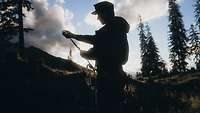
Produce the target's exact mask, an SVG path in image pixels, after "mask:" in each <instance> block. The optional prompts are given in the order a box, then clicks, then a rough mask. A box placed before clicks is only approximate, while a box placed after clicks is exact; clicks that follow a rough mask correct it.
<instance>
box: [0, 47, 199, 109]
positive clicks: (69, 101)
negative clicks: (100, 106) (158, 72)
mask: <svg viewBox="0 0 200 113" xmlns="http://www.w3.org/2000/svg"><path fill="white" fill-rule="evenodd" d="M26 51H27V52H26V58H25V59H24V60H22V59H20V58H17V55H16V54H15V52H10V53H8V54H7V55H8V56H9V57H8V56H7V57H5V56H6V55H5V56H4V60H1V62H0V73H1V74H0V75H1V77H0V90H1V93H0V100H1V101H0V105H1V107H0V108H1V109H0V112H1V113H13V112H17V113H18V112H20V113H95V107H96V104H95V103H96V99H95V93H96V90H95V77H94V75H93V74H92V72H91V71H90V70H88V69H86V68H83V67H81V66H79V65H77V64H75V63H73V62H72V61H69V60H64V59H61V58H56V57H53V56H51V55H49V54H47V53H45V52H43V51H41V50H39V49H37V48H34V47H31V48H28V49H26ZM125 80H126V85H125V86H124V91H123V92H124V93H123V99H122V102H121V111H122V113H198V112H199V111H200V82H199V81H200V73H199V72H198V71H197V72H192V73H188V74H180V75H176V76H171V77H170V76H168V77H165V78H156V79H154V80H153V81H141V80H136V79H132V78H131V77H130V76H128V75H127V77H126V79H125ZM111 82H112V81H111Z"/></svg>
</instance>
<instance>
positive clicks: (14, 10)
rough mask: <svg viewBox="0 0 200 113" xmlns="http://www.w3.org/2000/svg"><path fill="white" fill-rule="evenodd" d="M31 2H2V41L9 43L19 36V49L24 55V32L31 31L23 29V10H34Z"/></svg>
mask: <svg viewBox="0 0 200 113" xmlns="http://www.w3.org/2000/svg"><path fill="white" fill-rule="evenodd" d="M31 3H32V2H31V1H30V0H2V1H1V2H0V16H1V17H0V36H1V37H0V38H1V39H0V40H1V41H3V42H8V41H9V40H10V39H12V38H13V37H14V36H16V35H18V36H19V49H20V53H21V54H22V53H23V49H24V34H23V33H24V31H29V30H30V29H28V28H24V27H23V16H25V15H24V14H23V11H22V9H23V8H25V9H26V10H27V11H30V10H32V9H33V8H32V6H31Z"/></svg>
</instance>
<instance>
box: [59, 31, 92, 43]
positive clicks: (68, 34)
mask: <svg viewBox="0 0 200 113" xmlns="http://www.w3.org/2000/svg"><path fill="white" fill-rule="evenodd" d="M63 35H64V36H65V37H66V38H73V39H76V40H78V41H82V42H85V43H89V44H94V43H95V35H76V34H74V33H71V32H70V31H66V30H64V31H63Z"/></svg>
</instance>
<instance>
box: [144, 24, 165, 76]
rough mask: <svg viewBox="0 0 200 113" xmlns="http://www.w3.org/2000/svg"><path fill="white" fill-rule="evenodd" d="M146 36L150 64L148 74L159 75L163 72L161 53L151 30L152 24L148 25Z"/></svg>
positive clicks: (148, 62)
mask: <svg viewBox="0 0 200 113" xmlns="http://www.w3.org/2000/svg"><path fill="white" fill-rule="evenodd" d="M146 32H147V34H146V36H147V40H146V42H147V48H146V50H147V64H148V74H149V75H150V76H153V75H158V74H160V73H161V69H160V63H161V60H160V55H159V54H158V52H159V51H158V48H157V47H156V44H155V41H154V39H153V36H152V33H151V31H150V26H149V25H148V24H147V25H146Z"/></svg>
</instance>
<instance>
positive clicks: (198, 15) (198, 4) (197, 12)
mask: <svg viewBox="0 0 200 113" xmlns="http://www.w3.org/2000/svg"><path fill="white" fill-rule="evenodd" d="M194 16H195V20H196V25H197V26H198V28H199V30H200V0H195V4H194Z"/></svg>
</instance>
